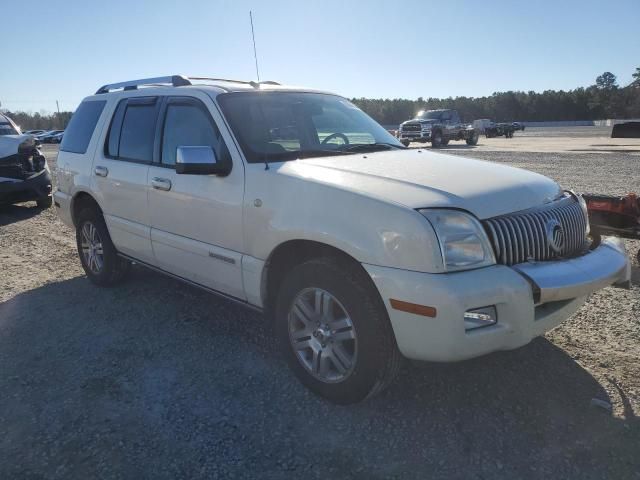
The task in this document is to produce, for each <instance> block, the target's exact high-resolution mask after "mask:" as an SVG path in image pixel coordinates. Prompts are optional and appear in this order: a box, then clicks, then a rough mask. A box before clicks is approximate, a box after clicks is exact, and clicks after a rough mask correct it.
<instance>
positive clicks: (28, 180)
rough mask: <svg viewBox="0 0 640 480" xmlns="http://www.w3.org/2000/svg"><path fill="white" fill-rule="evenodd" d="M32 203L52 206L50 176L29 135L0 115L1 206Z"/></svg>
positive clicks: (46, 206) (41, 206)
mask: <svg viewBox="0 0 640 480" xmlns="http://www.w3.org/2000/svg"><path fill="white" fill-rule="evenodd" d="M29 200H35V201H36V204H37V205H38V207H39V208H49V207H51V203H52V200H51V175H50V173H49V167H48V166H47V162H46V159H45V157H44V156H43V155H42V154H41V153H40V151H39V150H38V149H37V147H36V144H35V140H34V138H33V136H31V135H25V134H22V133H20V128H18V126H17V125H16V124H15V123H13V122H12V121H11V119H10V118H9V117H7V116H5V115H1V114H0V204H7V203H19V202H26V201H29Z"/></svg>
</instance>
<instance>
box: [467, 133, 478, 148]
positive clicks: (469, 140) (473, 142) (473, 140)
mask: <svg viewBox="0 0 640 480" xmlns="http://www.w3.org/2000/svg"><path fill="white" fill-rule="evenodd" d="M479 138H480V134H479V133H478V132H473V134H472V135H471V136H470V137H469V138H467V145H477V144H478V139H479Z"/></svg>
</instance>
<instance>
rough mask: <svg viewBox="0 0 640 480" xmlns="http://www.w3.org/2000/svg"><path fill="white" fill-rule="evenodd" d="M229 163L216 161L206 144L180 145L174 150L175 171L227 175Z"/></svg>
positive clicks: (188, 173)
mask: <svg viewBox="0 0 640 480" xmlns="http://www.w3.org/2000/svg"><path fill="white" fill-rule="evenodd" d="M230 171H231V168H230V165H225V164H223V163H220V162H219V161H218V158H217V155H216V152H215V151H214V150H213V148H211V147H208V146H193V147H192V146H180V147H178V149H177V151H176V173H181V174H185V175H228V174H229V172H230Z"/></svg>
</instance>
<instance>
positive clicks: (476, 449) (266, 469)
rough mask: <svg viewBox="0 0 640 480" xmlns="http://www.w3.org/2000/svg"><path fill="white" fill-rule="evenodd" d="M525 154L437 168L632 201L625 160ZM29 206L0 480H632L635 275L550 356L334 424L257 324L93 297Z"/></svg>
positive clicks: (21, 238) (432, 369) (634, 166)
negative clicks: (468, 166) (521, 173)
mask: <svg viewBox="0 0 640 480" xmlns="http://www.w3.org/2000/svg"><path fill="white" fill-rule="evenodd" d="M516 135H518V134H516ZM537 137H542V138H543V142H544V141H547V140H544V139H545V138H547V137H545V136H544V135H542V136H540V135H538V136H537ZM548 137H549V138H548V140H549V141H551V140H553V139H552V138H551V135H549V136H548ZM574 137H575V138H573V139H569V138H568V137H566V136H565V137H563V142H562V143H563V144H564V145H565V147H566V146H567V145H569V147H571V145H583V144H582V143H581V142H584V138H581V137H580V136H578V135H575V136H574ZM554 138H557V136H555V137H554ZM535 140H537V141H540V138H536V137H535V136H533V135H531V134H528V136H526V137H522V138H519V137H518V136H516V137H515V138H514V139H513V140H506V139H504V138H502V139H491V140H490V141H489V140H488V141H485V140H484V139H481V145H480V146H479V147H478V148H466V147H452V148H448V149H446V151H447V153H453V154H456V155H473V156H477V157H479V158H482V159H485V160H490V161H496V162H504V163H508V164H511V165H516V166H520V167H524V168H529V169H531V170H535V171H538V172H541V173H544V174H546V175H549V176H551V177H553V178H555V179H557V180H559V181H560V182H561V183H562V184H563V185H564V186H565V187H568V188H575V189H576V190H578V191H593V192H606V193H625V192H627V191H631V190H634V191H640V155H638V154H637V153H635V152H633V151H626V152H621V151H614V152H612V151H611V150H615V148H613V149H612V148H609V149H607V150H608V151H602V152H599V153H595V154H594V153H584V152H580V153H578V152H575V151H574V152H573V153H567V152H566V151H565V152H564V153H557V152H553V151H542V152H539V153H531V150H529V151H527V148H526V145H525V146H524V150H523V149H520V151H516V149H511V150H512V151H505V150H509V148H506V147H505V146H504V144H505V143H506V142H512V143H511V145H512V146H513V145H514V144H515V143H516V142H521V143H525V144H526V142H534V141H535ZM553 141H555V140H553ZM588 141H589V142H591V143H592V144H593V143H601V142H600V141H599V140H598V138H597V137H592V138H589V139H588ZM572 142H573V143H572ZM620 143H625V144H627V143H629V142H628V141H627V140H626V139H625V140H623V141H621V142H620ZM452 145H453V144H452ZM529 145H532V143H530V144H529ZM535 148H536V147H534V146H529V149H535ZM544 148H546V147H544ZM580 148H582V147H580ZM592 148H595V147H592ZM537 149H538V150H540V149H542V147H541V146H540V145H537ZM563 150H566V148H564V149H563ZM631 150H633V149H631ZM46 152H47V155H48V158H49V160H50V162H51V164H52V165H53V166H54V167H55V161H54V160H55V155H56V150H55V148H51V147H48V148H47V149H46ZM32 206H33V205H32V204H25V205H21V206H13V207H4V208H0V273H1V275H0V302H1V303H0V365H1V366H2V367H1V371H0V372H1V373H0V478H7V479H8V478H33V479H36V478H38V479H39V478H61V479H68V478H96V477H99V478H185V477H188V478H288V477H292V478H299V477H301V476H303V475H304V476H305V478H363V479H375V478H403V479H405V478H410V479H411V478H415V479H425V478H465V479H468V478H477V479H488V478H509V479H512V478H580V479H585V478H616V479H618V478H634V479H640V422H639V421H638V414H639V413H640V269H639V268H638V264H637V263H636V261H635V260H634V269H633V287H632V290H630V291H625V290H619V289H612V288H608V289H605V290H604V291H601V292H599V293H597V294H595V295H593V296H592V297H591V298H590V299H589V301H588V303H587V305H585V306H584V307H583V308H582V309H581V310H580V311H579V312H578V313H577V314H576V315H574V316H573V317H572V318H571V319H570V320H568V321H567V322H565V323H564V324H563V325H562V326H561V327H560V328H558V329H556V330H555V331H553V332H551V333H550V334H548V335H547V336H546V337H544V338H540V339H537V340H535V341H534V342H532V343H531V344H530V345H528V346H526V347H524V348H522V349H519V350H516V351H511V352H501V353H497V354H493V355H490V356H487V357H484V358H481V359H476V360H473V361H468V362H463V363H458V364H450V365H421V366H410V367H406V368H405V370H404V371H403V372H402V374H401V376H400V378H399V379H398V381H397V382H396V384H394V386H393V387H392V388H391V389H389V390H388V391H387V392H385V393H384V394H382V395H381V396H379V397H377V398H375V399H373V400H371V401H369V402H366V403H364V404H361V405H356V406H352V407H348V408H345V407H336V406H333V405H331V404H328V403H326V402H324V401H322V400H320V399H318V398H316V397H315V396H314V395H312V394H310V393H309V392H308V391H306V390H305V389H304V388H303V387H302V386H301V385H300V384H299V383H298V382H297V381H296V380H295V379H294V378H293V376H292V375H291V374H290V373H289V371H288V370H287V368H286V366H285V364H284V362H283V361H282V360H281V359H280V357H279V355H278V353H277V349H276V346H275V344H274V341H273V338H272V336H271V334H270V332H269V331H268V329H267V328H266V327H265V325H264V324H263V323H262V321H261V318H260V316H259V315H257V314H255V313H252V312H250V311H247V310H244V309H243V308H241V307H239V306H236V305H234V304H231V303H229V302H227V301H224V300H221V299H218V298H216V297H213V296H211V295H208V294H206V293H204V292H202V291H200V290H197V289H194V288H191V287H188V286H185V285H182V284H180V283H178V282H176V281H174V280H171V279H168V278H166V277H163V276H160V275H158V274H155V273H151V272H149V271H146V270H143V269H140V268H136V269H134V274H133V276H132V278H131V279H130V280H129V281H128V282H127V283H126V284H125V285H123V286H120V287H117V288H113V289H106V290H105V289H99V288H97V287H94V286H92V285H91V284H89V282H88V281H87V280H86V279H85V277H84V276H83V273H82V270H81V268H80V265H79V261H78V260H77V257H76V252H75V246H74V240H73V233H72V232H71V231H70V230H69V229H68V228H66V227H65V226H63V225H62V224H61V223H60V222H59V221H58V220H57V219H56V217H55V213H54V212H53V211H47V212H43V213H40V212H38V211H37V210H36V209H34V208H31V207H32ZM627 246H628V247H629V249H630V250H632V251H633V252H635V251H637V250H638V248H640V242H631V241H629V242H627ZM594 398H595V399H600V400H603V401H605V402H609V403H610V404H611V405H612V408H613V411H612V412H611V413H609V412H608V411H606V410H604V409H601V408H598V407H594V406H592V405H591V402H592V399H594Z"/></svg>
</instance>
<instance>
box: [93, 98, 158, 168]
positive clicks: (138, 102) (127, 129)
mask: <svg viewBox="0 0 640 480" xmlns="http://www.w3.org/2000/svg"><path fill="white" fill-rule="evenodd" d="M157 104H158V102H157V98H156V97H137V98H131V99H125V100H122V101H121V102H120V104H119V105H118V108H117V109H116V111H115V113H114V115H113V119H112V120H111V127H110V128H109V136H108V137H107V142H106V144H105V153H106V154H107V155H108V156H110V157H113V158H118V159H122V160H134V161H141V162H150V161H151V160H153V142H154V138H155V130H156V120H157V117H158V105H157Z"/></svg>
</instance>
